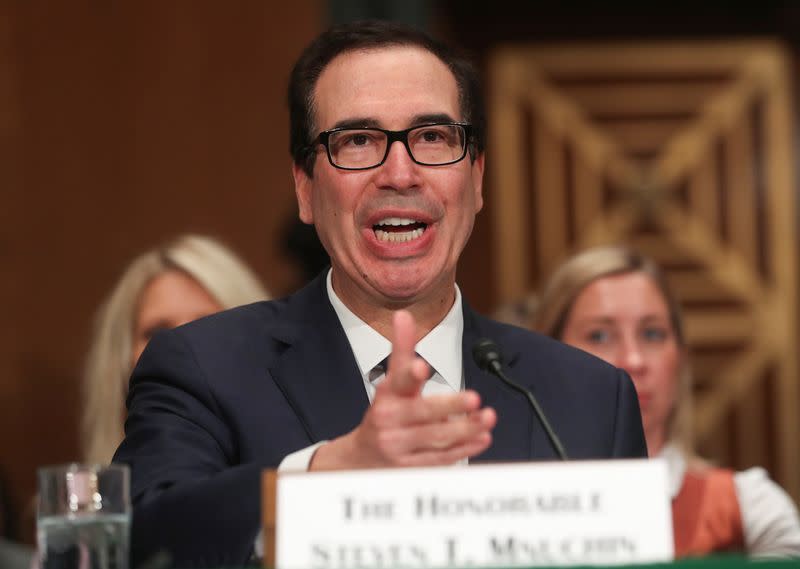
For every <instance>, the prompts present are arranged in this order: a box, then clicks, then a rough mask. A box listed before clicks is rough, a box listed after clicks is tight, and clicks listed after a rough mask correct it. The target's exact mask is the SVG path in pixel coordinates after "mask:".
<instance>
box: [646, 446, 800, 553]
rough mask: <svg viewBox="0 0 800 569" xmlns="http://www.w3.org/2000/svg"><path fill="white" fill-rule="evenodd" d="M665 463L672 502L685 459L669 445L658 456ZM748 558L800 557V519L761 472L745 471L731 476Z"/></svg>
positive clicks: (784, 493)
mask: <svg viewBox="0 0 800 569" xmlns="http://www.w3.org/2000/svg"><path fill="white" fill-rule="evenodd" d="M659 456H660V457H661V458H664V459H665V460H666V461H667V471H668V476H669V484H670V492H671V496H672V498H673V499H674V498H675V497H676V496H677V495H678V493H679V492H680V490H681V486H682V485H683V477H684V475H685V474H686V468H687V464H686V457H685V456H684V454H683V452H681V450H680V449H679V448H678V447H677V446H675V445H672V444H668V445H666V446H665V447H664V448H663V449H662V451H661V454H660V455H659ZM733 484H734V487H735V489H736V498H737V499H738V501H739V511H740V512H741V514H742V530H743V532H744V545H745V549H746V551H747V554H748V555H750V556H753V557H800V518H798V514H797V508H796V507H795V505H794V503H793V502H792V499H791V498H790V497H789V495H788V494H787V493H786V492H785V491H784V490H783V488H781V487H780V486H778V485H777V484H775V482H773V481H772V480H770V478H769V476H768V475H767V472H766V471H765V470H764V469H763V468H758V467H755V468H748V469H747V470H744V471H742V472H736V473H734V475H733Z"/></svg>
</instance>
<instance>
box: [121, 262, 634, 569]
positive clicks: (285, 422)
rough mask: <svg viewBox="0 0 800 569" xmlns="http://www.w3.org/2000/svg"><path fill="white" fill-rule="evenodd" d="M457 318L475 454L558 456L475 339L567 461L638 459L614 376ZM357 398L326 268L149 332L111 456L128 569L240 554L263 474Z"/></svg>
mask: <svg viewBox="0 0 800 569" xmlns="http://www.w3.org/2000/svg"><path fill="white" fill-rule="evenodd" d="M463 313H464V337H463V366H464V377H465V383H466V387H467V388H469V389H474V390H475V391H477V392H478V393H479V394H480V396H481V399H482V401H483V403H484V404H485V405H487V406H491V407H493V408H494V409H496V410H497V414H498V422H497V426H496V427H495V429H494V431H493V439H492V445H491V446H490V447H489V448H488V449H487V450H486V451H485V452H484V453H483V454H482V455H480V456H479V457H476V458H474V459H472V462H475V461H508V460H551V459H554V458H555V454H554V451H553V449H552V447H551V445H550V443H549V441H548V439H547V437H546V435H545V433H544V430H543V429H542V428H541V425H540V424H539V423H538V422H537V421H536V420H535V419H534V417H533V416H532V414H531V410H530V408H529V406H528V403H527V401H526V399H525V398H524V397H523V396H522V395H521V394H519V393H517V392H515V391H512V390H510V389H509V388H507V387H506V386H504V385H503V384H502V383H500V382H499V381H498V380H497V379H496V378H495V377H493V376H491V375H489V374H488V373H486V372H483V371H481V370H480V369H479V368H478V367H477V365H476V364H475V362H474V361H473V359H472V355H471V350H472V346H473V345H474V344H475V342H476V341H477V340H479V339H480V338H483V337H488V338H491V339H493V340H494V341H495V342H497V344H498V345H499V346H500V347H501V348H502V350H503V352H504V353H505V358H506V361H507V371H508V373H509V374H510V375H511V376H512V377H513V378H515V379H516V380H517V381H519V382H520V383H522V384H524V385H526V386H527V387H528V388H529V389H530V390H531V391H533V393H534V394H535V396H536V397H537V398H538V400H539V403H540V405H541V406H542V408H543V409H544V412H545V414H546V415H547V416H548V417H549V419H550V421H551V423H552V425H553V427H554V429H555V431H556V433H558V435H559V436H560V437H561V440H562V442H563V443H564V446H565V448H566V451H567V453H568V454H569V456H570V458H573V459H590V458H592V459H597V458H611V457H644V456H646V454H647V450H646V446H645V441H644V435H643V433H642V423H641V419H640V415H639V405H638V400H637V398H636V393H635V391H634V388H633V385H632V383H631V381H630V379H629V378H628V376H627V375H626V374H625V373H624V372H623V371H621V370H618V369H616V368H614V367H612V366H610V365H608V364H606V363H604V362H603V361H601V360H599V359H597V358H595V357H593V356H590V355H588V354H586V353H585V352H582V351H580V350H577V349H574V348H571V347H568V346H566V345H564V344H561V343H559V342H556V341H553V340H551V339H549V338H546V337H544V336H541V335H538V334H535V333H532V332H529V331H526V330H522V329H520V328H516V327H513V326H508V325H505V324H501V323H498V322H495V321H492V320H489V319H487V318H484V317H482V316H480V315H478V314H476V313H475V312H473V311H472V310H471V309H470V308H469V306H468V305H467V304H466V303H464V305H463ZM368 405H369V401H368V399H367V394H366V391H365V389H364V383H363V380H362V378H361V373H360V372H359V369H358V366H357V364H356V361H355V357H354V356H353V353H352V351H351V349H350V345H349V343H348V340H347V337H346V335H345V333H344V330H343V329H342V326H341V324H340V322H339V320H338V318H337V316H336V313H335V311H334V310H333V307H332V306H331V304H330V301H329V300H328V297H327V291H326V288H325V278H324V275H323V276H321V277H319V278H317V279H316V280H315V281H313V282H312V283H311V284H309V285H308V286H306V287H305V288H304V289H302V290H301V291H299V292H298V293H296V294H294V295H292V296H290V297H288V298H286V299H283V300H277V301H270V302H261V303H256V304H251V305H248V306H244V307H240V308H236V309H233V310H228V311H225V312H222V313H219V314H216V315H213V316H209V317H207V318H203V319H201V320H198V321H195V322H192V323H190V324H187V325H185V326H182V327H180V328H177V329H175V330H171V331H167V332H163V333H160V334H158V335H156V337H154V338H153V339H152V340H151V341H150V343H149V345H148V346H147V349H146V350H145V351H144V353H143V354H142V356H141V358H140V360H139V363H138V364H137V366H136V369H135V370H134V373H133V377H132V379H131V386H130V393H129V396H128V419H127V421H126V423H125V433H126V435H125V440H124V441H123V443H122V445H121V446H120V448H119V450H118V451H117V454H116V456H115V459H114V460H115V462H123V463H127V464H129V465H130V467H131V497H132V501H133V508H134V511H133V528H132V543H131V547H132V555H133V562H134V566H135V565H137V564H138V563H140V562H141V561H143V560H145V559H146V558H147V557H148V556H149V555H151V554H153V553H154V552H156V551H158V550H159V549H166V550H168V551H169V552H170V553H171V554H172V556H173V560H174V564H175V566H176V567H189V566H223V565H241V564H243V563H245V562H246V561H247V560H248V558H249V557H250V555H251V553H252V548H253V543H254V540H255V537H256V534H257V532H258V530H259V528H260V525H261V524H260V503H261V499H260V473H261V470H262V469H264V468H275V467H276V466H278V464H279V463H280V462H281V460H282V459H283V458H284V457H285V456H286V455H288V454H289V453H291V452H294V451H296V450H299V449H302V448H305V447H307V446H309V445H311V444H312V443H315V442H317V441H321V440H328V439H333V438H335V437H338V436H340V435H343V434H345V433H347V432H349V431H350V430H352V429H353V428H354V427H356V425H358V423H359V422H360V421H361V419H362V417H363V415H364V413H365V411H366V409H367V406H368Z"/></svg>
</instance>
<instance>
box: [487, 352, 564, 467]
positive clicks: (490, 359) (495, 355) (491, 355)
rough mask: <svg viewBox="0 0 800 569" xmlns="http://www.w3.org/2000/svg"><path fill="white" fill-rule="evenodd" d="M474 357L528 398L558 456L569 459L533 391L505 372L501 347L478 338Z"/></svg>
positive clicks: (490, 371)
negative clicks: (513, 379) (510, 377)
mask: <svg viewBox="0 0 800 569" xmlns="http://www.w3.org/2000/svg"><path fill="white" fill-rule="evenodd" d="M472 358H473V359H474V360H475V363H476V364H478V367H479V368H481V369H482V370H484V371H488V372H489V373H493V374H494V375H496V376H497V377H498V378H499V379H500V381H502V382H503V383H505V384H506V385H507V386H509V387H510V388H511V389H514V390H515V391H519V392H520V393H522V394H523V395H524V396H525V397H527V398H528V403H530V405H531V408H533V412H534V413H535V414H536V417H537V418H538V419H539V422H540V423H541V424H542V427H544V431H545V433H547V438H548V439H550V444H551V445H553V448H554V449H555V451H556V454H557V455H558V458H560V459H561V460H568V457H567V453H566V451H565V450H564V446H563V445H562V444H561V441H560V440H559V439H558V436H557V435H556V433H555V431H553V427H551V426H550V422H549V421H548V420H547V417H545V415H544V411H542V408H541V407H540V406H539V402H538V401H536V398H535V397H534V396H533V393H531V392H530V391H529V390H528V389H525V388H524V387H523V386H521V385H520V384H519V383H516V382H515V381H512V380H511V379H509V378H508V376H507V375H506V374H505V373H503V355H502V354H501V352H500V347H499V346H498V345H497V344H495V343H494V342H493V341H492V340H490V339H488V338H483V339H482V340H478V341H477V342H476V343H475V345H474V346H472Z"/></svg>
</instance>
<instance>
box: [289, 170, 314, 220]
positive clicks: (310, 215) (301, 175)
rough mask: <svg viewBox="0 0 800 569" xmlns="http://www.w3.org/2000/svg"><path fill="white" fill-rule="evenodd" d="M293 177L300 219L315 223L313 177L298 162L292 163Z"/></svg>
mask: <svg viewBox="0 0 800 569" xmlns="http://www.w3.org/2000/svg"><path fill="white" fill-rule="evenodd" d="M292 177H293V178H294V193H295V195H296V196H297V207H298V209H299V210H300V221H302V222H303V223H308V224H312V223H314V208H313V207H311V200H312V198H313V196H312V195H311V194H312V191H313V188H312V186H313V183H312V180H311V177H310V176H309V175H308V174H307V173H306V171H305V170H304V169H303V167H302V166H301V165H300V164H298V163H297V162H293V163H292Z"/></svg>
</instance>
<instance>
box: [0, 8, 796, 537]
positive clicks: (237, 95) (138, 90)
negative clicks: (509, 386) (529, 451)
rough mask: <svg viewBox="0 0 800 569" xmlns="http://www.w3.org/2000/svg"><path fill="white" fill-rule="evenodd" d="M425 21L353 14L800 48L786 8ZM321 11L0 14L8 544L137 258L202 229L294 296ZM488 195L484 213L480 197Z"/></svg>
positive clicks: (459, 27)
mask: <svg viewBox="0 0 800 569" xmlns="http://www.w3.org/2000/svg"><path fill="white" fill-rule="evenodd" d="M409 3H412V4H415V5H416V8H417V9H416V10H414V9H408V8H407V6H408V4H409ZM330 4H331V5H333V6H334V7H337V6H338V9H339V10H340V11H342V10H343V8H342V7H343V6H344V5H345V4H347V3H346V2H333V1H332V2H330ZM424 4H425V3H424V2H422V3H420V2H411V0H407V1H406V2H392V1H390V0H386V1H385V2H372V3H368V2H361V3H359V6H360V7H359V8H358V9H356V10H355V12H352V11H349V12H347V13H348V14H353V13H358V14H365V13H366V14H367V15H369V13H370V7H371V6H372V7H374V6H377V5H384V6H390V7H391V6H394V7H395V8H396V9H397V10H395V11H393V10H392V9H388V8H387V9H384V10H383V11H382V12H381V11H380V10H379V12H381V13H374V12H373V13H372V15H385V16H386V15H388V16H391V15H392V14H394V13H405V14H411V15H412V17H415V18H425V19H426V22H423V23H424V24H426V25H427V26H428V27H429V28H431V29H432V30H434V31H436V32H438V33H439V34H440V35H442V36H444V37H445V38H449V39H450V40H452V41H453V42H455V43H457V44H460V45H462V46H464V47H466V48H468V49H469V50H471V51H472V52H473V53H474V54H475V56H476V57H477V59H478V60H479V61H484V60H485V56H486V54H487V53H488V51H489V50H490V49H491V47H492V46H494V45H497V44H498V43H503V42H508V41H534V42H535V41H548V42H551V41H554V40H574V39H581V38H592V39H601V38H614V39H616V38H619V37H631V38H642V37H665V36H676V37H685V36H692V37H705V36H715V37H720V36H737V37H740V36H745V35H746V36H749V35H773V36H778V37H781V38H784V39H785V40H786V41H787V42H789V43H790V44H791V45H792V46H793V47H794V48H795V49H796V46H797V45H798V43H800V42H798V36H800V18H798V13H800V10H799V9H798V7H797V6H798V4H797V3H794V2H791V1H783V2H779V1H768V0H764V1H761V2H747V3H745V2H739V3H734V2H704V3H697V2H688V1H687V2H679V1H673V2H669V3H663V4H658V5H657V6H653V5H652V3H649V4H646V5H642V4H641V3H636V2H616V3H614V2H611V3H609V2H605V3H597V2H577V1H571V2H570V1H565V2H558V3H547V4H545V3H543V2H510V1H506V0H495V1H493V2H489V3H487V2H469V1H466V2H465V1H460V2H455V1H450V0H439V1H438V2H434V3H432V4H431V6H432V7H430V8H426V7H421V6H424ZM401 6H402V7H403V8H399V7H401ZM329 8H330V6H329V5H328V4H327V3H325V2H323V1H322V0H317V1H304V0H301V1H296V2H262V1H260V0H242V1H236V2H218V1H214V0H196V1H192V2H189V1H185V0H184V1H180V0H172V1H160V0H141V1H135V2H134V1H127V0H119V1H105V0H103V1H101V0H84V1H77V2H69V3H62V2H55V1H52V2H47V1H44V0H41V1H40V0H31V1H29V2H28V1H23V0H7V1H3V0H0V266H2V270H1V271H0V477H2V484H3V487H4V488H5V490H6V491H10V495H11V507H12V509H13V510H14V511H15V515H14V517H13V520H12V521H14V522H16V524H15V525H16V527H12V528H10V530H11V531H10V533H11V534H16V535H17V536H18V537H21V538H23V539H27V540H30V538H31V535H32V534H31V532H30V528H32V525H31V522H32V519H33V518H32V514H33V512H32V509H31V496H32V494H33V490H34V487H35V468H36V467H37V466H39V465H43V464H52V463H59V462H65V461H69V460H73V459H76V458H77V457H78V444H77V418H78V384H79V377H80V373H81V366H82V361H83V358H84V355H85V352H86V349H87V344H88V339H89V332H90V327H91V319H92V316H93V314H94V312H95V310H96V308H97V305H98V303H99V302H100V301H101V299H102V298H103V297H104V295H105V294H106V293H107V292H108V290H109V289H110V287H111V286H112V285H113V283H114V281H115V280H116V278H117V277H118V276H119V274H120V272H121V270H122V269H123V267H124V266H125V265H126V263H127V262H128V260H130V259H131V258H132V257H133V256H135V255H136V254H138V253H139V252H141V251H143V250H144V249H146V248H148V247H151V246H153V245H155V244H156V243H159V242H162V241H163V240H164V239H166V238H169V237H171V236H173V235H176V234H178V233H182V232H186V231H196V232H202V233H207V234H211V235H214V236H217V237H219V238H221V239H222V240H223V241H225V242H226V243H227V244H229V245H230V246H232V247H233V248H234V249H235V250H236V251H238V252H239V253H240V254H241V255H242V256H243V257H244V258H245V259H246V260H247V261H248V262H249V263H250V264H251V265H252V266H253V267H254V268H255V270H256V271H257V272H258V274H259V275H260V276H261V277H262V278H263V280H264V282H265V283H266V285H267V286H268V287H269V288H270V290H271V291H273V292H274V294H283V293H286V292H288V291H290V290H292V289H293V288H295V287H296V286H297V285H298V283H299V282H300V280H301V278H300V276H299V275H298V272H297V270H296V269H295V268H294V266H293V265H292V264H291V263H290V262H289V260H288V259H287V258H286V257H285V255H284V254H283V253H282V243H283V239H284V237H283V234H284V228H285V225H286V223H287V222H288V220H291V219H292V217H293V215H294V213H293V212H294V196H293V191H292V184H291V176H290V159H289V156H288V151H287V146H288V135H287V122H288V121H287V116H286V109H285V87H286V79H287V76H288V72H289V69H290V67H291V65H292V63H293V61H294V59H295V58H296V57H297V55H298V54H299V52H300V50H301V49H302V47H303V46H304V45H305V44H306V43H307V42H308V40H309V39H311V38H312V37H313V36H314V35H315V34H316V33H317V32H318V31H319V30H320V29H321V28H322V27H323V26H324V25H326V22H327V21H328V20H329V19H331V14H330V13H329ZM334 19H335V18H334ZM488 167H489V168H491V154H490V160H489V165H488ZM486 198H487V199H486V201H487V207H488V208H490V207H491V205H492V191H491V187H488V186H487V187H486ZM489 219H490V216H489V215H487V214H486V213H485V212H484V213H483V214H482V215H481V216H479V218H478V222H477V225H476V228H475V233H474V235H473V238H472V240H471V242H470V245H469V246H468V250H467V252H466V254H465V257H464V258H463V260H462V267H461V275H462V276H461V279H460V280H461V282H462V287H463V289H464V291H465V294H466V295H467V296H468V297H469V298H470V299H471V301H472V303H473V304H474V305H475V306H476V308H478V309H480V310H489V309H491V308H492V307H493V298H494V291H493V289H492V285H491V279H490V278H489V277H487V274H488V270H490V269H491V268H492V267H493V264H492V262H491V257H490V252H491V250H492V248H491V244H490V231H489V229H490V227H489Z"/></svg>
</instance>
